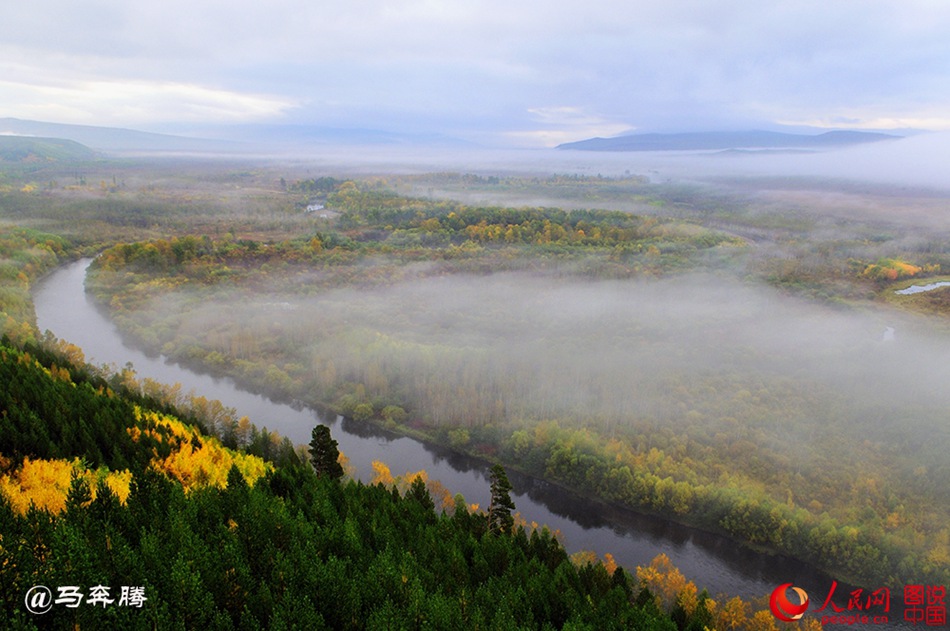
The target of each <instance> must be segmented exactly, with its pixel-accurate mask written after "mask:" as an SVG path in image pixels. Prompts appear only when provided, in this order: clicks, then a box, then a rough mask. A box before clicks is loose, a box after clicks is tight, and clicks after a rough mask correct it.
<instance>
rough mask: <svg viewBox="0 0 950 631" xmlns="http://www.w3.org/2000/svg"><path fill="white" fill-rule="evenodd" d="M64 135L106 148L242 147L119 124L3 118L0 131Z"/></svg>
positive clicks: (218, 149)
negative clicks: (87, 123)
mask: <svg viewBox="0 0 950 631" xmlns="http://www.w3.org/2000/svg"><path fill="white" fill-rule="evenodd" d="M3 134H13V135H15V136H27V137H30V136H36V137H41V138H64V139H67V140H72V141H74V142H77V143H82V144H84V145H87V146H88V147H92V148H93V149H97V150H100V151H106V152H119V153H123V152H141V151H145V152H169V153H175V152H229V151H235V150H239V149H240V147H239V146H236V143H231V142H226V141H222V140H207V139H202V138H186V137H183V136H171V135H167V134H153V133H150V132H144V131H135V130H132V129H121V128H117V127H95V126H92V125H66V124H62V123H44V122H40V121H30V120H21V119H18V118H0V135H3Z"/></svg>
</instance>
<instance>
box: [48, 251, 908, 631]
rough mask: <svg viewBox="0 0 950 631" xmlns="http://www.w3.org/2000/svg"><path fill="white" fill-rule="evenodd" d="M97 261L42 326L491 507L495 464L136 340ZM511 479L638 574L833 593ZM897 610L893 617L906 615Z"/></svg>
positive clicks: (825, 581)
mask: <svg viewBox="0 0 950 631" xmlns="http://www.w3.org/2000/svg"><path fill="white" fill-rule="evenodd" d="M89 263H90V260H89V259H83V260H80V261H76V262H73V263H69V264H67V265H65V266H63V267H61V268H60V269H58V270H56V271H55V272H53V273H52V274H50V275H49V276H48V277H46V278H45V279H44V280H43V281H42V282H40V283H39V284H38V285H37V286H36V288H35V291H34V301H35V305H36V314H37V321H38V325H39V328H40V330H41V331H42V330H47V329H48V330H50V331H52V332H53V333H54V334H55V335H56V336H58V337H60V338H62V339H65V340H68V341H69V342H72V343H74V344H77V345H79V346H81V347H82V348H83V350H84V352H85V354H86V359H87V361H89V362H91V363H93V364H97V365H98V364H111V365H113V366H114V367H115V368H121V367H123V366H125V365H126V363H129V362H131V364H132V365H133V366H134V369H135V371H136V372H137V374H138V377H139V378H144V377H150V378H153V379H157V380H159V381H163V382H166V383H175V382H179V383H181V384H182V386H183V389H184V390H185V391H188V390H192V389H193V390H194V391H195V393H197V394H201V395H203V396H206V397H208V398H209V399H212V398H213V399H219V400H221V401H222V402H223V403H224V404H225V405H227V406H230V407H233V408H235V409H236V410H237V412H238V414H239V415H247V416H248V417H249V418H250V419H251V421H252V422H253V423H255V424H256V425H257V426H258V427H265V426H266V427H267V428H268V429H270V430H275V431H277V432H279V433H280V434H282V435H284V436H287V437H289V438H290V439H291V440H293V441H294V442H295V443H307V442H309V440H310V433H311V430H312V428H313V426H314V425H315V424H316V423H324V424H326V425H329V426H330V427H331V430H332V434H333V436H334V438H336V440H338V441H339V445H340V449H341V450H342V451H343V452H344V453H345V454H346V455H347V456H348V457H349V459H350V462H351V464H353V465H354V466H355V467H356V469H357V476H358V477H359V478H360V479H361V480H363V481H368V480H369V479H370V478H371V477H372V469H371V466H370V463H371V462H372V461H373V460H382V461H384V462H386V463H387V464H388V465H389V467H390V469H391V470H392V472H393V474H402V473H403V472H405V471H417V470H419V469H425V470H426V471H427V472H428V473H429V476H430V477H431V478H433V479H437V480H440V481H441V482H442V483H443V484H444V485H445V486H446V487H447V488H448V489H449V490H450V491H452V492H453V493H462V494H463V495H464V496H465V498H466V500H467V501H468V502H469V503H479V504H481V505H482V506H486V505H487V503H488V487H489V483H488V480H487V475H486V474H487V471H488V468H489V464H488V463H487V462H484V461H480V460H478V459H473V458H469V457H466V456H462V455H459V454H457V453H454V452H452V451H450V450H448V449H443V448H440V447H437V446H433V445H428V444H423V443H420V442H419V441H416V440H413V439H410V438H405V437H399V436H396V435H392V434H388V433H385V432H383V431H381V430H379V429H377V428H376V427H374V426H370V425H365V424H360V423H357V422H355V421H347V420H343V419H341V418H336V419H322V418H320V417H319V416H318V414H317V412H315V411H314V410H312V409H308V408H300V407H294V406H291V405H287V404H284V403H279V402H274V401H271V400H269V399H267V398H264V397H262V396H259V395H257V394H253V393H251V392H247V391H245V390H242V389H240V388H238V387H237V386H235V384H234V383H233V382H231V381H230V380H227V379H216V378H213V377H210V376H208V375H204V374H199V373H195V372H193V371H191V370H189V369H186V368H183V367H181V366H179V365H175V364H170V363H167V362H166V361H165V360H164V358H154V357H148V356H146V355H144V354H143V353H142V352H141V351H139V350H136V349H135V348H131V347H130V346H128V345H126V344H125V343H124V342H123V340H122V339H121V338H120V336H119V334H118V332H117V330H116V328H115V326H114V325H113V324H112V323H111V322H110V321H109V320H108V319H107V318H106V317H104V315H103V314H102V313H101V312H100V311H99V310H98V309H97V308H96V306H95V305H94V304H93V303H92V302H91V300H90V299H89V298H88V297H87V296H86V293H85V292H84V289H83V280H84V278H85V273H86V268H87V267H88V265H89ZM510 478H511V481H512V484H513V486H514V491H515V492H514V494H513V499H514V502H515V504H516V506H517V510H518V511H519V512H520V513H521V515H522V516H523V517H524V518H525V519H527V520H528V521H529V522H531V521H536V522H538V523H540V524H546V525H548V526H549V527H550V528H552V529H558V530H560V531H561V532H562V533H563V535H564V542H565V544H566V546H567V548H568V550H569V551H570V552H575V551H578V550H593V551H594V552H596V553H597V554H598V556H601V557H602V556H603V555H604V554H605V553H608V552H609V553H611V554H613V555H614V558H615V559H616V560H617V562H618V563H619V564H621V565H622V566H624V567H625V568H627V569H628V570H630V571H633V570H634V569H635V568H636V566H637V565H645V564H648V563H649V562H650V560H651V559H652V558H653V557H655V556H656V555H658V554H660V553H661V552H662V553H665V554H667V555H668V556H669V557H670V559H671V560H672V562H673V563H674V564H675V565H676V566H677V567H679V568H680V570H681V571H682V572H683V573H684V574H685V575H686V577H687V578H688V579H689V580H692V581H694V582H695V583H696V584H697V586H699V587H700V588H701V589H702V588H706V589H708V590H709V592H710V593H711V594H712V595H714V596H715V595H716V594H728V595H730V596H732V595H739V596H742V597H743V598H744V599H752V598H759V597H762V596H767V595H768V594H769V593H770V592H771V591H772V590H773V589H774V588H775V587H776V586H777V585H779V584H781V583H787V582H792V583H794V584H795V585H797V586H801V587H803V588H804V589H805V590H806V591H808V592H809V594H813V596H812V599H818V598H821V599H822V600H823V599H824V596H825V595H826V594H827V593H828V589H829V586H830V584H831V580H830V579H829V578H828V577H827V576H825V575H823V574H821V573H818V572H815V571H813V570H812V569H810V568H808V567H806V566H804V565H803V564H801V563H798V562H796V561H793V560H790V559H785V558H782V557H773V556H768V555H763V554H758V553H754V552H751V551H749V550H746V549H744V548H743V547H741V546H739V545H737V544H736V543H735V542H733V541H730V540H728V539H726V538H723V537H720V536H717V535H712V534H709V533H705V532H701V531H698V530H694V529H691V528H686V527H683V526H680V525H678V524H674V523H671V522H669V521H666V520H664V519H659V518H655V517H648V516H643V515H639V514H637V513H634V512H632V511H627V510H622V509H619V508H616V507H610V506H605V505H603V504H600V503H596V502H592V501H589V500H587V499H585V498H582V497H579V496H577V495H575V494H572V493H569V492H567V491H565V490H564V489H562V488H559V487H556V486H554V485H552V484H549V483H546V482H544V481H540V480H537V479H532V478H528V477H525V476H521V475H518V474H517V473H515V472H510ZM845 588H846V586H844V585H839V587H838V590H839V591H838V594H839V595H840V594H846V593H847V592H846V591H841V590H842V589H845ZM894 598H895V600H896V599H899V598H900V596H899V595H895V596H894ZM893 613H894V612H893V611H892V617H896V616H893ZM898 615H899V613H898ZM878 628H880V627H878Z"/></svg>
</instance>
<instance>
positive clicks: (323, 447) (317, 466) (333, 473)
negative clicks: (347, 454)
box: [310, 425, 343, 480]
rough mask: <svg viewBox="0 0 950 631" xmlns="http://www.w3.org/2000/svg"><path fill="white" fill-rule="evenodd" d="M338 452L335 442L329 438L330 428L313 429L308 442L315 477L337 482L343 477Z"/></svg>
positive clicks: (321, 426) (320, 426) (319, 426)
mask: <svg viewBox="0 0 950 631" xmlns="http://www.w3.org/2000/svg"><path fill="white" fill-rule="evenodd" d="M339 457H340V450H339V449H337V442H336V441H335V440H333V438H331V437H330V428H329V427H327V426H326V425H317V426H316V427H314V428H313V434H312V438H311V440H310V462H311V463H313V468H314V470H315V471H316V472H317V477H319V478H323V477H327V478H330V479H331V480H339V479H340V478H342V477H343V466H342V465H340V463H339V462H338V459H339Z"/></svg>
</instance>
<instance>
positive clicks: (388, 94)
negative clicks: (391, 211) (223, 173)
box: [0, 0, 950, 146]
mask: <svg viewBox="0 0 950 631" xmlns="http://www.w3.org/2000/svg"><path fill="white" fill-rule="evenodd" d="M948 34H950V2H946V1H945V0H895V1H890V0H888V1H884V0H817V1H815V0H771V1H768V2H763V1H762V0H664V1H663V2H657V1H656V0H589V1H587V2H578V1H577V0H569V1H566V0H545V1H544V2H536V1H534V0H527V1H512V0H504V1H502V0H442V1H435V0H349V1H347V2H339V1H335V2H326V1H324V0H269V1H268V2H261V1H260V0H254V1H253V2H252V1H250V0H201V1H200V2H195V1H194V0H163V1H162V2H145V1H143V0H121V1H120V0H88V1H84V2H76V1H75V0H30V2H10V3H7V6H5V7H4V10H3V20H2V23H0V117H6V116H10V117H15V118H23V119H30V120H41V121H48V122H59V123H76V124H89V125H104V126H118V127H132V128H136V129H145V130H167V129H174V128H176V126H177V127H178V128H184V127H185V126H192V127H195V126H206V125H217V124H242V123H261V124H281V125H283V124H300V125H316V126H324V127H333V128H363V129H381V130H389V131H394V132H400V133H413V134H442V135H446V136H451V137H455V138H462V139H465V140H469V141H473V142H477V143H481V144H487V145H494V146H553V145H556V144H558V143H560V142H568V141H572V140H580V139H583V138H588V137H592V136H614V135H620V134H624V133H640V132H657V131H660V132H664V131H666V132H669V131H700V130H737V129H753V128H755V129H764V128H775V127H776V126H779V125H787V126H791V127H793V128H794V127H797V126H810V127H818V128H827V129H832V128H833V129H875V130H889V129H891V130H893V129H907V128H913V129H927V130H950V37H948Z"/></svg>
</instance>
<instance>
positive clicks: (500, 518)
mask: <svg viewBox="0 0 950 631" xmlns="http://www.w3.org/2000/svg"><path fill="white" fill-rule="evenodd" d="M489 480H491V501H490V503H489V505H488V530H489V532H500V533H507V532H511V529H512V527H514V525H515V519H514V517H512V516H511V511H513V510H514V509H515V503H514V502H513V501H512V500H511V496H510V495H509V493H510V492H511V482H509V481H508V476H507V475H505V470H504V469H503V468H502V466H501V465H499V464H496V465H494V466H493V467H492V468H491V473H490V475H489Z"/></svg>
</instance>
